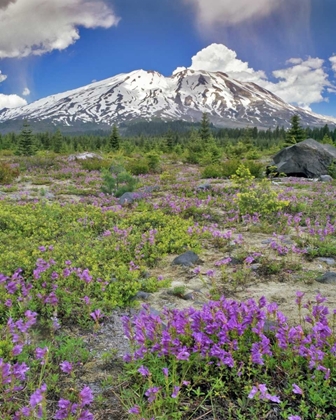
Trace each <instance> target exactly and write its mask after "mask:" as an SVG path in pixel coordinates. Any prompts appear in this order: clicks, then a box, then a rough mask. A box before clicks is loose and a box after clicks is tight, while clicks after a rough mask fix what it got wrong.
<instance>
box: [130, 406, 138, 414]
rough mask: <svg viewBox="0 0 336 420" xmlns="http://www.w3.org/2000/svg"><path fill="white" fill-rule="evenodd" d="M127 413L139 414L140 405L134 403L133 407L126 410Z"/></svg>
mask: <svg viewBox="0 0 336 420" xmlns="http://www.w3.org/2000/svg"><path fill="white" fill-rule="evenodd" d="M128 412H129V414H140V407H139V406H138V405H135V406H134V407H132V408H130V409H129V410H128Z"/></svg>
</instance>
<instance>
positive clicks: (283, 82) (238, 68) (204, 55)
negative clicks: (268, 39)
mask: <svg viewBox="0 0 336 420" xmlns="http://www.w3.org/2000/svg"><path fill="white" fill-rule="evenodd" d="M329 60H330V62H331V65H332V69H334V71H336V56H334V57H331V58H330V59H329ZM324 65H325V62H324V60H322V59H320V58H312V57H308V58H306V59H305V60H303V59H302V58H291V59H289V60H288V61H287V62H286V67H284V68H282V69H279V70H275V71H273V72H272V79H270V78H269V77H268V76H267V75H266V74H265V72H264V71H262V70H254V69H253V68H252V67H250V66H249V64H248V62H245V61H242V60H240V59H239V58H237V53H236V52H235V51H233V50H231V49H229V48H228V47H226V46H225V45H223V44H211V45H209V46H208V47H206V48H204V49H203V50H201V51H199V52H198V53H197V54H196V55H194V56H193V57H192V58H191V65H190V67H189V68H191V69H194V70H207V71H222V72H224V73H227V74H228V75H229V76H230V77H233V78H234V79H236V80H240V81H243V82H254V83H256V84H258V85H259V86H262V87H264V88H265V89H268V90H269V91H271V92H273V93H274V94H276V95H278V96H279V97H280V98H282V99H283V100H284V101H286V102H289V103H292V104H296V105H299V106H301V107H303V108H306V109H309V107H310V105H311V104H313V103H318V102H322V101H326V100H327V98H326V97H325V96H324V92H325V91H326V90H327V91H328V92H334V91H335V87H334V85H333V84H332V83H331V82H330V80H329V74H328V73H327V72H326V70H325V68H324ZM182 69H183V68H181V67H179V68H178V69H176V70H175V72H176V71H177V70H182ZM175 72H174V73H175Z"/></svg>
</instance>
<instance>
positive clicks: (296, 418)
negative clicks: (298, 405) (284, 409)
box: [288, 416, 301, 420]
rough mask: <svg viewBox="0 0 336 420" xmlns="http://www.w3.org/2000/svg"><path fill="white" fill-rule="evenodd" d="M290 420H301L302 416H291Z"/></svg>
mask: <svg viewBox="0 0 336 420" xmlns="http://www.w3.org/2000/svg"><path fill="white" fill-rule="evenodd" d="M288 420H301V417H300V416H289V417H288Z"/></svg>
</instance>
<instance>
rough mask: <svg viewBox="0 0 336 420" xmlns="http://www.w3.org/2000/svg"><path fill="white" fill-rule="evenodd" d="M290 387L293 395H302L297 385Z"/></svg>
mask: <svg viewBox="0 0 336 420" xmlns="http://www.w3.org/2000/svg"><path fill="white" fill-rule="evenodd" d="M292 386H293V392H294V394H300V395H303V391H302V389H301V388H300V387H299V386H298V385H296V384H293V385H292Z"/></svg>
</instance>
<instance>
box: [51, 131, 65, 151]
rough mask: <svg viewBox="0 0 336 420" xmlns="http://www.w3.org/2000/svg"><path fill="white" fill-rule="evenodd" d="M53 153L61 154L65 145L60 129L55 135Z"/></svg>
mask: <svg viewBox="0 0 336 420" xmlns="http://www.w3.org/2000/svg"><path fill="white" fill-rule="evenodd" d="M52 140H53V151H54V152H55V153H61V149H62V145H63V136H62V133H61V132H60V129H58V130H57V131H56V133H55V134H54V135H53V139H52Z"/></svg>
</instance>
